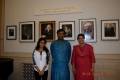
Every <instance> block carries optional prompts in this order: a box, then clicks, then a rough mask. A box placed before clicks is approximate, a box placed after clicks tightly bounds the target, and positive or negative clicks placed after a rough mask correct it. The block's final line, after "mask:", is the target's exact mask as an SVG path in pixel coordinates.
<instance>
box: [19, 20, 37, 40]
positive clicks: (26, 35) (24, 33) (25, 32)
mask: <svg viewBox="0 0 120 80" xmlns="http://www.w3.org/2000/svg"><path fill="white" fill-rule="evenodd" d="M19 28H20V29H19V30H20V31H19V34H20V36H19V37H20V38H19V39H20V42H35V21H27V22H20V23H19Z"/></svg>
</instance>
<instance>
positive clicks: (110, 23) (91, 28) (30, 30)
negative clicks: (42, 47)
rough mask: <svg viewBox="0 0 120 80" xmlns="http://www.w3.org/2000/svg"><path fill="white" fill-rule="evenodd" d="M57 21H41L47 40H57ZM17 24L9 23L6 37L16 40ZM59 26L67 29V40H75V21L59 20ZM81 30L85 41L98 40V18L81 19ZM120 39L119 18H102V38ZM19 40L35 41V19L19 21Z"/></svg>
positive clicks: (41, 29)
mask: <svg viewBox="0 0 120 80" xmlns="http://www.w3.org/2000/svg"><path fill="white" fill-rule="evenodd" d="M55 24H56V22H55V21H40V22H39V36H40V37H46V39H47V41H53V40H55V34H56V33H55V30H56V26H55ZM16 28H17V26H16V25H7V27H6V31H7V32H6V39H7V40H16V38H17V29H16ZM59 28H60V29H64V30H65V40H75V21H59ZM78 29H79V31H80V33H84V35H85V42H96V37H97V31H96V30H97V24H96V19H95V18H91V19H79V28H78ZM118 39H119V19H111V20H101V40H118ZM19 41H20V42H35V21H27V22H19Z"/></svg>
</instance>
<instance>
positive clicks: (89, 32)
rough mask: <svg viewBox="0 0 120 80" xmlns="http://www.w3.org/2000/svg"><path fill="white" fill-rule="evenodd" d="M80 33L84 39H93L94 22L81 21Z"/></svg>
mask: <svg viewBox="0 0 120 80" xmlns="http://www.w3.org/2000/svg"><path fill="white" fill-rule="evenodd" d="M81 25H82V33H84V35H85V39H87V40H91V39H94V22H93V21H82V23H81Z"/></svg>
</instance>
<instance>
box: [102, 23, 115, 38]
mask: <svg viewBox="0 0 120 80" xmlns="http://www.w3.org/2000/svg"><path fill="white" fill-rule="evenodd" d="M104 25H105V37H114V36H116V35H115V34H116V33H115V32H116V31H115V30H116V29H115V26H116V24H115V23H105V24H104Z"/></svg>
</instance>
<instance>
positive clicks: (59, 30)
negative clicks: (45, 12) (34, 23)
mask: <svg viewBox="0 0 120 80" xmlns="http://www.w3.org/2000/svg"><path fill="white" fill-rule="evenodd" d="M59 32H64V33H65V31H64V30H63V29H58V30H57V34H58V33H59Z"/></svg>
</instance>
